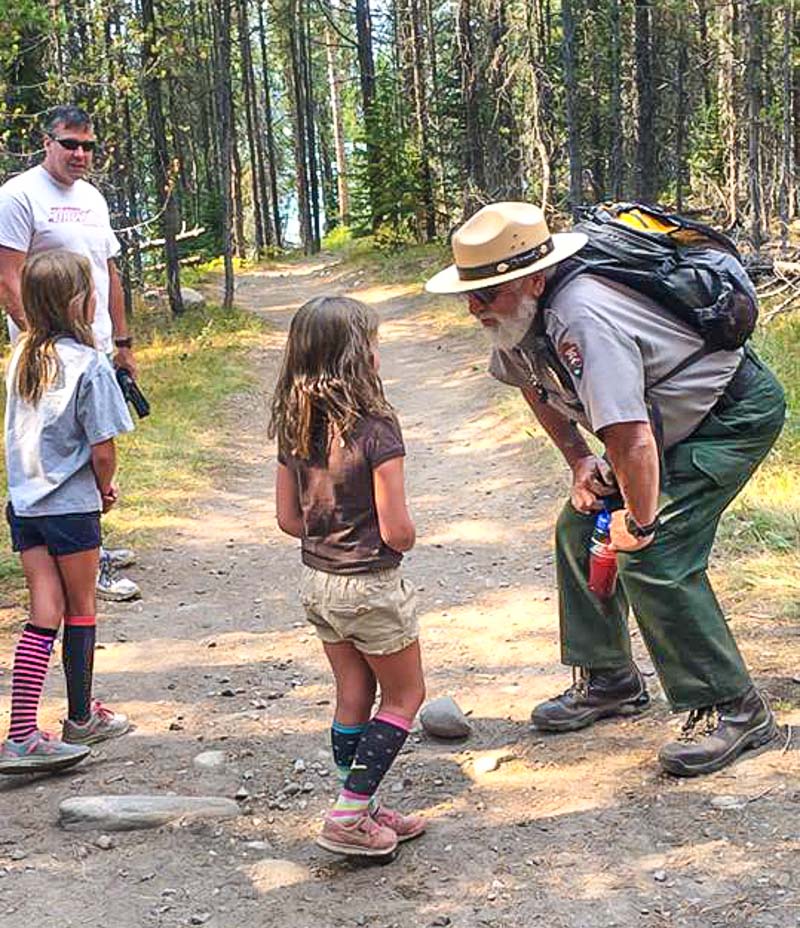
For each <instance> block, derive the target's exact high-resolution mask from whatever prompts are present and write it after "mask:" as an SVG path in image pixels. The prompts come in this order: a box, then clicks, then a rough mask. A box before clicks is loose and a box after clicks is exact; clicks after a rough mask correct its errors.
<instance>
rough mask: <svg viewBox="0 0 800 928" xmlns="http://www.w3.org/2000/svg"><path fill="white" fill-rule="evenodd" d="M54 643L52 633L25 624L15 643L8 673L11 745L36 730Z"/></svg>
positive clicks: (54, 639)
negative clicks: (9, 678) (12, 667)
mask: <svg viewBox="0 0 800 928" xmlns="http://www.w3.org/2000/svg"><path fill="white" fill-rule="evenodd" d="M55 641H56V629H54V628H40V627H39V626H38V625H32V624H31V623H30V622H29V623H28V624H27V625H26V626H25V628H24V629H23V631H22V636H21V637H20V639H19V641H18V642H17V650H16V651H15V652H14V669H13V670H12V672H11V725H10V727H9V730H8V737H9V738H10V739H11V740H12V741H24V740H25V739H26V738H27V737H28V736H29V735H32V734H33V733H34V732H35V731H36V729H37V727H38V719H37V716H38V712H39V701H40V700H41V698H42V687H43V686H44V678H45V677H46V676H47V667H48V665H49V664H50V655H51V653H52V651H53V645H54V644H55Z"/></svg>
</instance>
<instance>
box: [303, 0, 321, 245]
mask: <svg viewBox="0 0 800 928" xmlns="http://www.w3.org/2000/svg"><path fill="white" fill-rule="evenodd" d="M302 3H303V0H301V8H302V9H303V17H302V20H301V23H302V24H303V26H302V29H301V31H300V41H301V42H302V43H303V57H302V62H303V69H302V80H303V82H304V84H305V90H304V93H303V99H304V101H305V108H306V120H305V122H306V133H307V142H306V144H307V151H308V179H309V193H310V207H311V253H312V254H317V252H318V251H319V249H320V244H321V243H320V214H319V169H318V158H317V140H316V107H315V105H314V80H313V72H312V60H311V34H310V28H311V26H310V21H309V20H310V17H309V16H308V11H307V10H306V9H305V8H304V7H303V6H302Z"/></svg>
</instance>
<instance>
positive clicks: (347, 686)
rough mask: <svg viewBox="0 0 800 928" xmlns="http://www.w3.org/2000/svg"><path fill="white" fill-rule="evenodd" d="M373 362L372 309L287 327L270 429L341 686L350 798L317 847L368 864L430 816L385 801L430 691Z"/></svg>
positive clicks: (286, 527) (284, 511)
mask: <svg viewBox="0 0 800 928" xmlns="http://www.w3.org/2000/svg"><path fill="white" fill-rule="evenodd" d="M378 368H379V358H378V316H377V314H376V313H375V311H374V310H372V309H371V308H370V307H368V306H365V305H364V304H363V303H359V302H358V301H356V300H351V299H347V298H345V297H322V298H319V299H315V300H311V301H310V302H308V303H306V304H305V305H304V306H301V307H300V309H299V310H298V311H297V313H296V314H295V316H294V318H293V319H292V323H291V326H290V329H289V338H288V341H287V345H286V350H285V354H284V359H283V367H282V369H281V373H280V376H279V378H278V383H277V386H276V389H275V395H274V398H273V402H272V417H271V420H270V425H269V435H270V437H271V438H274V437H277V439H278V471H277V480H276V509H277V519H278V525H279V526H280V527H281V529H282V530H283V531H284V532H287V533H288V534H289V535H293V536H294V537H296V538H299V539H300V540H301V557H302V561H303V565H304V566H303V578H302V586H301V599H302V601H303V605H304V607H305V611H306V616H307V618H308V620H309V622H311V623H312V625H314V627H315V628H316V631H317V634H318V635H319V637H320V639H321V640H322V646H323V648H324V649H325V654H326V656H327V658H328V661H329V662H330V665H331V668H332V670H333V674H334V677H335V679H336V709H335V712H334V718H333V725H332V728H331V744H332V747H333V758H334V762H335V764H336V768H337V770H338V772H339V777H340V781H341V791H340V793H339V796H338V798H337V800H336V804H335V806H334V807H333V809H332V810H331V811H330V812H329V813H328V815H327V816H326V818H325V824H324V826H323V829H322V832H321V834H320V836H319V838H318V839H317V841H318V843H319V844H320V845H321V846H322V847H324V848H327V849H328V850H331V851H336V852H338V853H342V854H352V855H362V856H363V855H366V856H377V855H384V854H389V853H391V852H392V851H393V850H394V849H395V848H396V846H397V843H398V841H406V840H409V839H410V838H416V837H417V836H418V835H420V834H422V832H423V831H424V830H425V821H424V819H423V818H422V817H421V816H419V815H401V814H400V813H399V812H395V811H392V810H391V809H387V808H386V807H385V806H382V805H381V804H380V803H379V802H378V800H377V798H376V794H377V790H378V786H379V785H380V783H381V780H382V779H383V777H384V776H385V775H386V773H387V771H388V770H389V768H390V767H391V765H392V763H393V762H394V759H395V757H396V756H397V754H398V752H399V751H400V748H401V747H402V746H403V744H404V742H405V740H406V737H407V736H408V731H409V729H410V727H411V723H412V721H413V719H414V716H415V715H416V713H417V710H418V709H419V707H420V705H421V704H422V700H423V698H424V695H425V683H424V679H423V674H422V663H421V659H420V648H419V640H418V626H417V618H416V609H415V602H414V590H413V587H412V586H411V585H410V584H409V583H408V581H407V580H405V579H404V578H403V577H402V575H401V572H400V562H401V561H402V557H403V555H402V552H404V551H408V550H410V549H411V548H412V547H413V545H414V541H415V529H414V523H413V522H412V521H411V517H410V516H409V514H408V509H407V506H406V496H405V482H404V475H403V458H404V456H405V447H404V445H403V438H402V434H401V432H400V426H399V423H398V422H397V418H396V416H395V414H394V411H393V409H392V407H391V406H390V405H389V403H388V402H387V400H386V397H385V396H384V393H383V385H382V383H381V380H380V377H379V375H378ZM377 683H380V689H381V703H380V707H379V709H378V711H377V713H376V714H375V715H374V716H373V717H372V718H370V713H371V711H372V705H373V702H374V699H375V691H376V684H377Z"/></svg>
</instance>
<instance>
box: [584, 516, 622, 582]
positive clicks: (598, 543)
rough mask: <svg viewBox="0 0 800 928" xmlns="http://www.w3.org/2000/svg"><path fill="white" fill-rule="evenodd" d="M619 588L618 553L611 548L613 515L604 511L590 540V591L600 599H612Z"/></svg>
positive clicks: (597, 520)
mask: <svg viewBox="0 0 800 928" xmlns="http://www.w3.org/2000/svg"><path fill="white" fill-rule="evenodd" d="M616 588H617V552H616V551H615V550H614V549H613V548H612V547H611V513H610V512H609V511H608V509H603V510H602V511H600V512H599V513H598V514H597V518H596V519H595V520H594V531H593V532H592V537H591V538H590V539H589V589H590V590H591V591H592V593H594V595H595V596H596V597H597V598H598V599H610V598H611V597H612V596H613V595H614V591H615V590H616Z"/></svg>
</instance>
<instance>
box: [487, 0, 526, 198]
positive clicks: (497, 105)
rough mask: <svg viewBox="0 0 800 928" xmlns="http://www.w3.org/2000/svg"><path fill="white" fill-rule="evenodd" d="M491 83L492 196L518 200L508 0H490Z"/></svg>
mask: <svg viewBox="0 0 800 928" xmlns="http://www.w3.org/2000/svg"><path fill="white" fill-rule="evenodd" d="M488 35H489V63H488V68H489V85H490V88H491V101H492V112H493V119H492V122H491V124H490V130H489V132H488V133H487V135H486V144H487V148H488V151H489V164H490V171H491V176H492V177H493V178H495V185H494V189H493V190H492V195H493V197H495V198H497V197H500V198H502V199H508V200H518V199H519V198H520V196H521V194H522V184H521V178H520V171H519V150H518V147H517V128H516V124H515V123H516V120H515V119H514V110H513V107H512V105H511V95H512V82H513V75H512V72H511V69H510V68H509V49H508V42H509V31H508V21H507V16H506V5H505V0H489V11H488Z"/></svg>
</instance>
